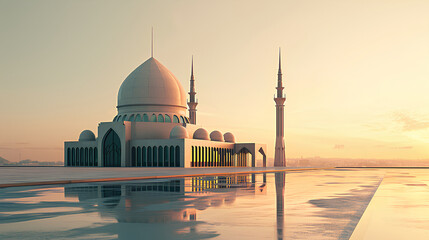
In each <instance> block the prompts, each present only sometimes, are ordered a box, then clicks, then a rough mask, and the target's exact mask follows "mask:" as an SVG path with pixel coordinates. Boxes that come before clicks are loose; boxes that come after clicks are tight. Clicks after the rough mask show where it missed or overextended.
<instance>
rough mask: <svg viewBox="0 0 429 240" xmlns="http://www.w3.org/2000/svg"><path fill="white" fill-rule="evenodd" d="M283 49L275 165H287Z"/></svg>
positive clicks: (275, 98) (278, 96) (278, 90)
mask: <svg viewBox="0 0 429 240" xmlns="http://www.w3.org/2000/svg"><path fill="white" fill-rule="evenodd" d="M281 67H282V66H281V50H280V48H279V71H278V73H277V87H276V89H277V95H276V96H275V97H274V101H275V102H276V147H275V155H274V166H275V167H285V166H286V154H285V140H284V107H285V105H284V103H285V101H286V96H285V95H283V89H284V87H283V79H282V68H281Z"/></svg>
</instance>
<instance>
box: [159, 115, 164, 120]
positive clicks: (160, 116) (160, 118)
mask: <svg viewBox="0 0 429 240" xmlns="http://www.w3.org/2000/svg"><path fill="white" fill-rule="evenodd" d="M158 122H164V116H162V114H159V115H158Z"/></svg>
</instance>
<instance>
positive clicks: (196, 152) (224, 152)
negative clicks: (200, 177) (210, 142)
mask: <svg viewBox="0 0 429 240" xmlns="http://www.w3.org/2000/svg"><path fill="white" fill-rule="evenodd" d="M233 166H236V164H235V155H234V153H233V150H232V149H227V148H213V147H197V146H192V157H191V167H233Z"/></svg>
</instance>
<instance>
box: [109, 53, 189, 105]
mask: <svg viewBox="0 0 429 240" xmlns="http://www.w3.org/2000/svg"><path fill="white" fill-rule="evenodd" d="M117 107H118V112H119V113H124V112H125V113H132V112H146V111H154V110H155V111H165V112H178V113H179V112H180V113H183V112H184V111H186V109H187V108H186V92H185V90H184V89H183V86H182V84H181V83H180V82H179V81H178V80H177V79H176V77H175V76H174V75H173V74H172V73H171V72H170V71H169V70H168V69H167V68H166V67H165V66H164V65H162V64H161V63H160V62H158V60H156V59H155V58H149V59H148V60H146V61H145V62H144V63H143V64H141V65H140V66H138V67H137V68H136V69H135V70H134V71H133V72H132V73H131V74H130V75H128V77H127V78H126V79H125V80H124V82H123V83H122V85H121V87H120V88H119V92H118V106H117Z"/></svg>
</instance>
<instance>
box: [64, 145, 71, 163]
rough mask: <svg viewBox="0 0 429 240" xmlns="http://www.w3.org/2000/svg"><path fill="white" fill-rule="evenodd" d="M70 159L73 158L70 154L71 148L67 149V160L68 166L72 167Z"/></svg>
mask: <svg viewBox="0 0 429 240" xmlns="http://www.w3.org/2000/svg"><path fill="white" fill-rule="evenodd" d="M70 157H71V152H70V148H67V159H66V161H65V162H66V166H70V164H71V161H70Z"/></svg>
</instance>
